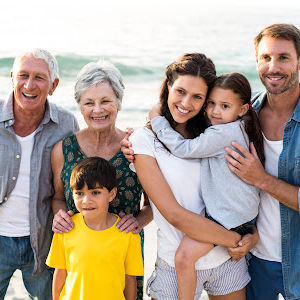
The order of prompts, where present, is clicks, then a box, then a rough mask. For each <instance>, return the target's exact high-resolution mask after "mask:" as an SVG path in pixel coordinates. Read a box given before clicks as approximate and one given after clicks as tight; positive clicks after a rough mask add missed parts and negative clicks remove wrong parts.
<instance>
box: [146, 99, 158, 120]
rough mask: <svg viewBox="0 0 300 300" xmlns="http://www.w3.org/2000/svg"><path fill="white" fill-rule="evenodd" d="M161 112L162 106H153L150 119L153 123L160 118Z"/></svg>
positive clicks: (149, 115)
mask: <svg viewBox="0 0 300 300" xmlns="http://www.w3.org/2000/svg"><path fill="white" fill-rule="evenodd" d="M160 111H161V104H160V103H159V104H156V105H154V106H152V108H151V110H150V111H149V114H148V118H149V120H150V121H151V120H152V119H153V118H155V117H158V116H160V115H161V114H160Z"/></svg>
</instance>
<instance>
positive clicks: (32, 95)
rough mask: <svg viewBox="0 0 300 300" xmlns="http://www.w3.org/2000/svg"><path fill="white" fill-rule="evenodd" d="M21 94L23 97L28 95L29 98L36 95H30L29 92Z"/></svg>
mask: <svg viewBox="0 0 300 300" xmlns="http://www.w3.org/2000/svg"><path fill="white" fill-rule="evenodd" d="M23 95H24V96H25V97H29V98H34V97H36V96H37V95H31V94H26V93H23Z"/></svg>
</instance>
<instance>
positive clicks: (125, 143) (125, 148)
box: [120, 128, 134, 162]
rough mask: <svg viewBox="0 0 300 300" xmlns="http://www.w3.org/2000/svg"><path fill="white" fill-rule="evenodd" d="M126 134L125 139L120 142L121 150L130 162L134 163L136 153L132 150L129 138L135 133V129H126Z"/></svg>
mask: <svg viewBox="0 0 300 300" xmlns="http://www.w3.org/2000/svg"><path fill="white" fill-rule="evenodd" d="M125 132H126V135H125V137H124V139H123V140H122V141H121V142H120V145H121V150H122V152H123V154H124V156H125V158H126V159H127V160H128V161H130V162H133V161H134V153H133V150H132V149H130V147H131V146H132V144H131V143H130V142H129V137H130V135H131V134H132V133H133V129H132V128H126V130H125Z"/></svg>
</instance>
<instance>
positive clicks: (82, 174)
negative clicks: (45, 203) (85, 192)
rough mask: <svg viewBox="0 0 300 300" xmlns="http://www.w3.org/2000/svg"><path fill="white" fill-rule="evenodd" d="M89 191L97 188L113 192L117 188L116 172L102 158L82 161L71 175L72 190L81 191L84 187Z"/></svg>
mask: <svg viewBox="0 0 300 300" xmlns="http://www.w3.org/2000/svg"><path fill="white" fill-rule="evenodd" d="M85 184H86V185H87V186H88V189H94V188H95V187H100V188H106V189H107V190H108V191H111V190H112V189H113V188H114V187H116V186H117V179H116V170H115V168H114V167H113V166H112V165H111V164H110V163H109V162H108V161H107V160H105V159H103V158H101V157H88V158H85V159H84V160H82V161H81V162H80V163H79V164H78V165H77V166H76V167H74V169H73V170H72V173H71V179H70V187H71V190H72V191H73V190H81V189H82V188H83V187H84V185H85Z"/></svg>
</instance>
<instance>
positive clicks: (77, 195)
mask: <svg viewBox="0 0 300 300" xmlns="http://www.w3.org/2000/svg"><path fill="white" fill-rule="evenodd" d="M72 192H73V198H74V203H75V206H76V208H77V210H78V211H79V212H80V213H81V214H82V215H83V217H84V218H85V219H86V218H87V219H97V218H101V217H102V216H105V215H106V214H107V212H108V206H109V202H111V201H112V200H113V199H114V198H115V196H116V192H117V188H113V189H112V190H111V191H108V189H107V188H105V187H100V186H97V184H96V186H95V187H94V188H92V189H89V188H88V186H87V184H85V185H84V186H83V187H82V189H80V190H76V189H74V190H73V191H72Z"/></svg>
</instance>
